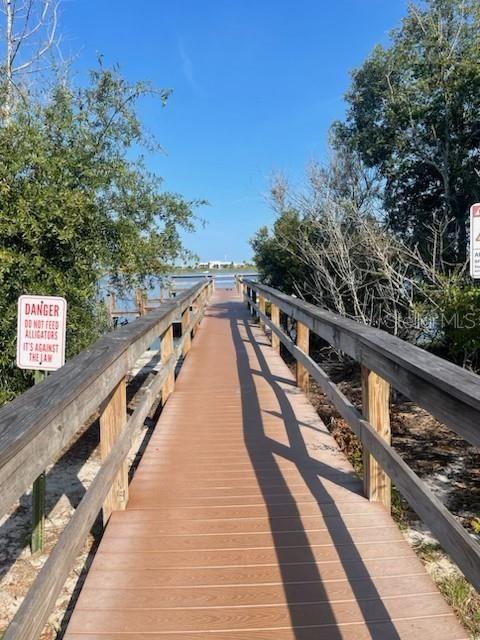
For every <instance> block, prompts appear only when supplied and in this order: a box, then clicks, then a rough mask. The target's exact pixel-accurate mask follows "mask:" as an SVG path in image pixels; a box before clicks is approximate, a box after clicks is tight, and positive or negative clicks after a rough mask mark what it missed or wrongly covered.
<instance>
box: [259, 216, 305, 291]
mask: <svg viewBox="0 0 480 640" xmlns="http://www.w3.org/2000/svg"><path fill="white" fill-rule="evenodd" d="M300 234H301V221H300V216H299V214H298V213H297V212H296V211H294V210H292V209H288V210H286V211H283V212H281V213H280V215H279V216H278V218H277V220H276V221H275V223H274V225H273V230H272V232H270V231H269V230H268V228H267V227H262V228H261V229H259V230H258V231H257V233H256V234H255V236H254V237H253V238H252V240H251V241H250V244H251V246H252V249H253V251H254V253H255V264H256V265H257V269H258V272H259V274H260V277H261V279H262V280H263V282H265V283H268V284H269V285H271V286H272V287H275V288H276V289H280V290H281V291H285V292H286V293H295V292H296V291H298V287H299V286H300V287H301V286H302V284H303V282H304V281H305V278H306V271H305V265H304V263H303V262H302V260H301V259H300V258H299V256H298V239H299V238H300Z"/></svg>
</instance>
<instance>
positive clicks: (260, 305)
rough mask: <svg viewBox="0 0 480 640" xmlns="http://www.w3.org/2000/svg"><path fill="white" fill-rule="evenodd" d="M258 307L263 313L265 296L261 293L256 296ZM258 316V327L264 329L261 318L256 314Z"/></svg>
mask: <svg viewBox="0 0 480 640" xmlns="http://www.w3.org/2000/svg"><path fill="white" fill-rule="evenodd" d="M258 308H259V310H260V311H261V312H262V313H265V298H264V297H263V296H261V295H259V296H258ZM258 318H259V322H260V328H261V329H263V330H264V331H265V323H264V321H263V320H262V318H261V317H260V315H259V316H258Z"/></svg>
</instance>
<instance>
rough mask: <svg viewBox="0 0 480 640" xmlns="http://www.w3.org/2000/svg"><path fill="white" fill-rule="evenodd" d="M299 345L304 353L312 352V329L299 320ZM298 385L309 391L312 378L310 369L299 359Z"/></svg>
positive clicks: (306, 391) (297, 342)
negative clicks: (309, 373)
mask: <svg viewBox="0 0 480 640" xmlns="http://www.w3.org/2000/svg"><path fill="white" fill-rule="evenodd" d="M296 344H297V347H298V348H299V349H301V350H302V351H303V352H304V353H306V354H307V355H309V353H310V330H309V328H308V327H306V326H305V325H304V324H302V323H301V322H299V321H298V320H297V340H296ZM297 385H298V386H299V387H300V389H302V390H303V391H305V393H308V391H309V388H310V378H309V375H308V371H307V370H306V369H305V367H304V366H303V364H302V363H301V362H298V361H297Z"/></svg>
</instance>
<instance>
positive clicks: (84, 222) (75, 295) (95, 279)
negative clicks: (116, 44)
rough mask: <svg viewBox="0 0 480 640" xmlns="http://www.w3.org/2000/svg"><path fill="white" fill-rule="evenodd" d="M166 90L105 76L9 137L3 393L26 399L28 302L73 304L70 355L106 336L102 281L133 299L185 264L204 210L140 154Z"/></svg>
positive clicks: (0, 242)
mask: <svg viewBox="0 0 480 640" xmlns="http://www.w3.org/2000/svg"><path fill="white" fill-rule="evenodd" d="M147 94H149V95H152V94H154V95H155V96H156V97H157V98H158V100H159V101H160V103H161V104H164V103H165V101H166V100H167V98H168V94H169V92H168V91H165V90H160V91H154V90H153V89H152V88H151V87H150V86H149V85H147V84H144V83H134V84H129V83H128V82H126V81H125V80H124V79H123V78H122V77H121V75H120V74H119V72H118V70H115V69H113V70H112V69H105V68H103V67H102V66H101V65H100V66H99V68H98V69H96V70H95V71H93V72H92V73H91V76H90V82H89V83H88V84H87V86H84V87H81V88H79V87H74V86H70V85H67V84H65V83H63V82H62V83H58V84H56V85H55V86H54V87H53V89H52V90H51V91H49V92H48V94H47V95H45V96H44V97H43V99H42V100H36V101H33V100H26V101H22V102H18V103H17V104H16V107H15V110H14V111H13V112H12V113H10V114H9V118H8V121H6V122H4V126H3V127H1V128H0V258H1V259H0V287H1V292H2V297H1V303H0V304H1V309H0V336H1V341H2V345H1V356H0V376H1V379H0V384H1V389H2V391H3V399H5V398H8V397H9V395H10V394H12V393H15V392H18V391H20V390H22V389H23V388H24V387H25V385H26V384H28V381H29V374H28V373H27V372H22V371H19V370H17V369H16V368H15V366H14V362H15V330H16V302H17V298H18V296H19V295H20V294H23V293H30V294H44V295H47V294H49V295H61V296H64V297H65V298H66V299H67V302H68V305H69V311H68V326H67V353H68V355H72V354H74V353H76V352H78V351H79V350H80V349H82V348H84V347H85V346H87V345H88V344H89V343H90V342H91V341H92V340H93V339H94V338H95V337H96V336H97V335H98V334H99V332H100V331H101V330H102V329H103V328H104V322H103V320H104V318H103V316H102V306H101V305H99V304H98V302H99V297H98V289H99V282H100V280H101V279H102V280H103V282H104V283H105V285H106V286H115V287H117V288H125V287H131V286H138V285H142V284H145V283H147V282H148V280H149V279H150V278H152V277H155V276H158V275H161V274H162V273H163V272H164V271H165V270H166V269H167V268H168V265H169V264H171V263H172V262H173V261H175V260H176V259H178V258H179V257H180V256H182V255H183V253H184V249H183V247H182V243H181V239H180V235H179V233H180V229H186V230H189V229H192V225H193V218H194V213H193V209H194V207H195V205H196V204H199V203H198V202H190V201H186V200H185V199H183V198H182V197H181V196H179V195H176V194H171V193H166V192H163V191H162V181H161V179H160V178H159V177H157V176H156V175H153V174H151V173H149V172H148V171H147V169H146V168H145V166H144V163H143V161H142V159H141V157H139V156H137V155H136V154H135V151H137V150H138V148H139V147H140V146H142V145H143V146H144V147H145V146H146V147H147V148H148V149H150V150H152V149H155V142H154V141H153V140H152V139H151V138H150V137H149V136H148V135H147V134H146V132H145V131H144V129H143V126H142V123H141V121H140V119H139V117H138V115H137V110H136V108H137V103H138V100H139V99H140V98H141V97H142V96H145V95H147Z"/></svg>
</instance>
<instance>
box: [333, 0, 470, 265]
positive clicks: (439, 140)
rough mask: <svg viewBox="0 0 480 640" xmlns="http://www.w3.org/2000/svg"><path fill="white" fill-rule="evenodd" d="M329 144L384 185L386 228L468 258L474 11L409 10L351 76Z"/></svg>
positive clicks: (445, 255) (427, 6) (461, 6)
mask: <svg viewBox="0 0 480 640" xmlns="http://www.w3.org/2000/svg"><path fill="white" fill-rule="evenodd" d="M347 102H348V103H349V111H348V115H347V120H346V123H344V124H339V125H337V127H336V135H337V139H339V140H342V142H347V144H349V145H350V147H351V148H352V149H356V150H359V151H360V153H361V156H362V158H363V160H364V161H365V162H366V163H367V165H368V166H370V167H375V168H376V169H377V170H378V172H379V175H380V177H381V179H382V180H383V181H384V184H385V197H384V205H385V209H386V213H387V220H388V223H389V224H390V225H391V227H392V228H393V229H394V230H396V231H398V232H401V233H402V234H403V235H404V237H406V238H408V239H409V240H411V241H414V242H415V243H418V244H419V247H420V248H421V250H422V252H423V255H429V253H430V254H431V251H432V246H431V243H429V241H428V238H429V237H430V236H431V228H432V225H434V226H435V225H439V226H441V227H442V228H444V234H443V244H442V256H441V258H442V259H443V260H445V261H447V262H457V263H463V262H464V261H465V260H466V248H467V231H468V229H467V227H468V209H469V205H470V204H471V203H472V202H474V201H476V200H477V199H478V198H479V197H480V180H479V175H478V173H477V171H476V168H478V161H479V155H480V119H479V113H480V3H479V2H478V0H428V1H427V2H426V3H424V4H423V5H422V6H421V7H417V6H414V5H411V6H410V7H409V9H408V13H407V16H406V17H405V18H404V20H403V21H402V24H401V26H400V27H399V28H398V29H397V30H396V31H394V32H393V34H392V42H391V46H390V47H389V48H384V47H382V46H377V47H376V48H375V49H374V51H373V52H372V54H371V55H370V57H369V58H368V59H367V60H366V62H365V63H364V64H363V65H362V67H360V68H359V69H358V70H356V71H355V72H354V73H353V82H352V86H351V89H350V91H349V93H348V94H347Z"/></svg>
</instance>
